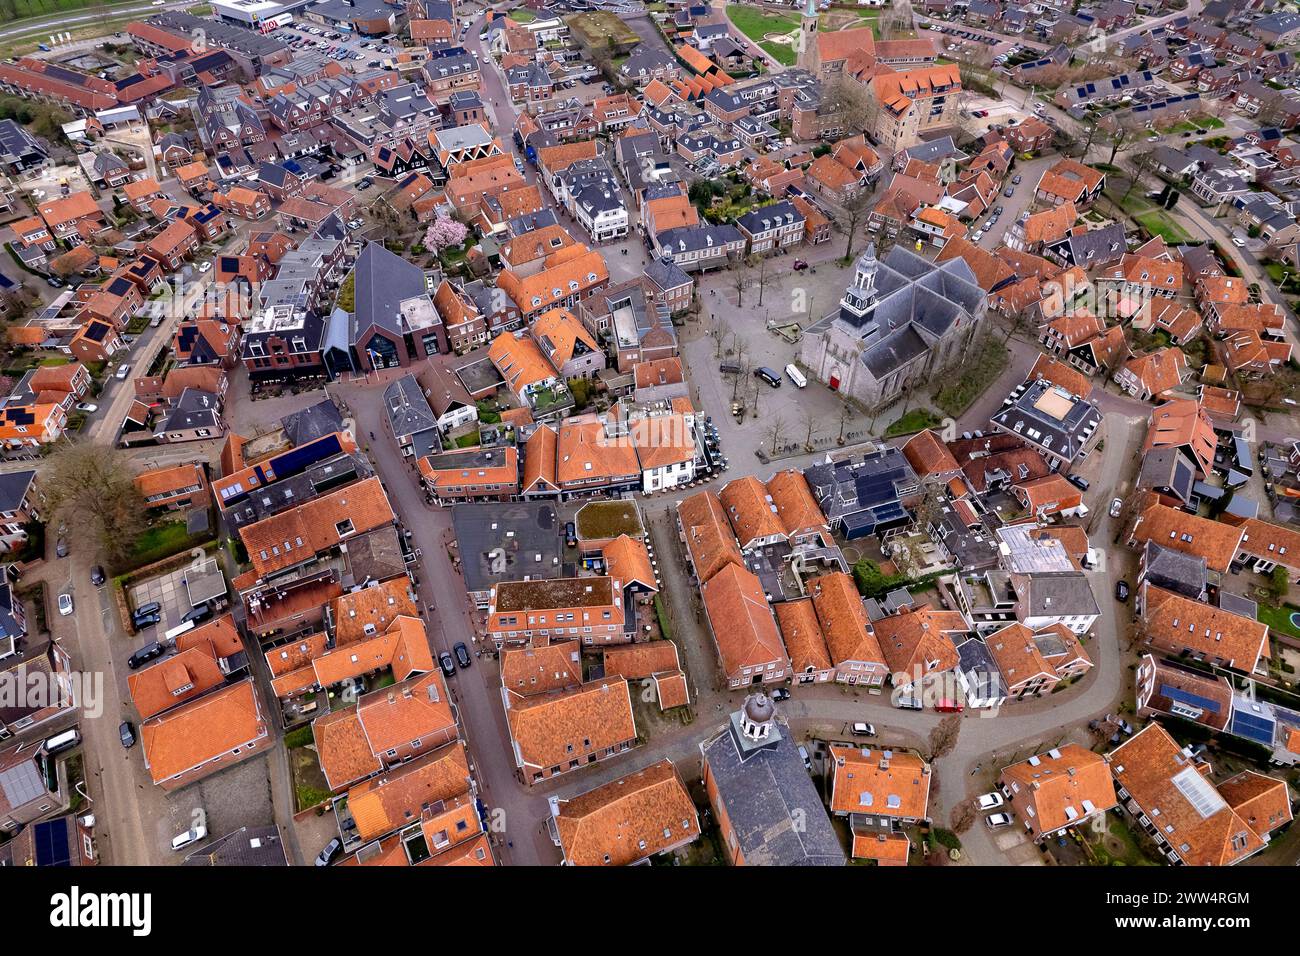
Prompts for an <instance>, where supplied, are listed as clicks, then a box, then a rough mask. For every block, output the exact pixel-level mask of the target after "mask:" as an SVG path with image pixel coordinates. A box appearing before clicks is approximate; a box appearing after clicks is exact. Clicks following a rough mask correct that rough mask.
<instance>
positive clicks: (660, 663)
mask: <svg viewBox="0 0 1300 956" xmlns="http://www.w3.org/2000/svg"><path fill="white" fill-rule="evenodd" d="M603 656H604V664H605V676H606V677H625V678H627V679H628V680H645V679H646V678H648V677H653V676H654V675H655V674H659V673H662V672H664V671H675V670H680V669H681V666H682V665H681V662H680V661H679V660H678V659H677V645H676V644H674V643H673V642H672V641H670V640H658V641H644V642H641V643H639V644H628V645H626V646H624V647H607V648H605V649H604V651H603Z"/></svg>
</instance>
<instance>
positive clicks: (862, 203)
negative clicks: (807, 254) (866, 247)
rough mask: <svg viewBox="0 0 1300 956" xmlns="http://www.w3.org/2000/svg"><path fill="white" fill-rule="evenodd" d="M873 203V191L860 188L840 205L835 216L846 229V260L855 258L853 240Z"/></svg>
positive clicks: (838, 223)
mask: <svg viewBox="0 0 1300 956" xmlns="http://www.w3.org/2000/svg"><path fill="white" fill-rule="evenodd" d="M870 204H871V193H869V192H868V191H867V190H865V189H860V190H858V192H856V193H855V194H854V195H853V196H851V197H850V198H849V199H848V201H847V202H845V203H844V205H842V206H841V207H840V211H839V214H838V215H837V216H836V217H835V222H836V224H837V225H838V226H839V227H840V228H841V229H843V230H844V261H845V262H848V261H849V260H850V259H852V258H853V240H854V238H855V237H856V236H857V233H858V226H860V225H861V224H862V220H863V219H865V218H866V216H867V212H868V207H869V206H870Z"/></svg>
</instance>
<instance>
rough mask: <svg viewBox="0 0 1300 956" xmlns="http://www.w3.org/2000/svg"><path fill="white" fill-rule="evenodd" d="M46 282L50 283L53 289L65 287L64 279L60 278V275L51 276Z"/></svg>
mask: <svg viewBox="0 0 1300 956" xmlns="http://www.w3.org/2000/svg"><path fill="white" fill-rule="evenodd" d="M45 284H46V285H48V286H49V287H50V288H51V289H62V288H63V280H62V279H60V278H59V277H58V276H50V277H49V278H48V279H46V280H45Z"/></svg>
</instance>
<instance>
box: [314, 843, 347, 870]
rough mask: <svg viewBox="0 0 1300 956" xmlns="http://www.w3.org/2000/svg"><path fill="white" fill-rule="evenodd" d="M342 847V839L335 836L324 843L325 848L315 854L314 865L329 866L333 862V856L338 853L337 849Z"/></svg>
mask: <svg viewBox="0 0 1300 956" xmlns="http://www.w3.org/2000/svg"><path fill="white" fill-rule="evenodd" d="M342 849H343V841H342V840H341V839H339V838H338V837H335V838H334V839H332V840H330V841H329V843H326V844H325V849H323V850H321V851H320V852H319V853H318V854H316V865H317V866H329V865H330V864H331V863H333V862H334V858H335V857H336V856H338V855H339V851H340V850H342Z"/></svg>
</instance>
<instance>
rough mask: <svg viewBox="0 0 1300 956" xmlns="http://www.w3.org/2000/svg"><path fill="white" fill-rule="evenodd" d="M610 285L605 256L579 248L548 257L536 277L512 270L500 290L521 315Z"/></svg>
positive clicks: (502, 279) (500, 283)
mask: <svg viewBox="0 0 1300 956" xmlns="http://www.w3.org/2000/svg"><path fill="white" fill-rule="evenodd" d="M608 281H609V267H608V266H607V265H606V264H605V256H604V255H603V254H602V253H600V252H598V251H596V250H594V249H588V248H587V247H586V246H584V245H581V244H577V245H574V246H572V247H570V248H569V249H566V250H562V251H560V252H556V253H552V254H550V255H548V256H547V257H546V259H545V260H544V262H543V268H542V271H540V272H538V273H536V274H535V275H531V276H521V275H519V274H518V273H517V272H511V271H509V270H507V271H505V272H502V273H501V274H500V275H498V276H497V288H498V289H501V290H502V291H503V292H505V294H506V295H508V296H509V297H510V299H511V300H512V301H513V302H514V303H515V305H517V306H518V307H519V309H520V311H522V312H525V313H529V314H531V313H533V312H536V311H537V310H538V309H545V308H549V307H552V306H554V305H555V304H556V303H559V302H563V301H565V300H566V299H568V297H569V296H570V295H572V294H573V293H574V292H578V293H579V294H581V293H583V292H585V291H586V290H589V289H594V288H596V287H598V286H600V285H602V284H604V283H606V282H608ZM571 283H572V285H571ZM575 287H576V288H575ZM497 338H498V339H499V338H500V336H498V337H497ZM494 344H495V340H494Z"/></svg>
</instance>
